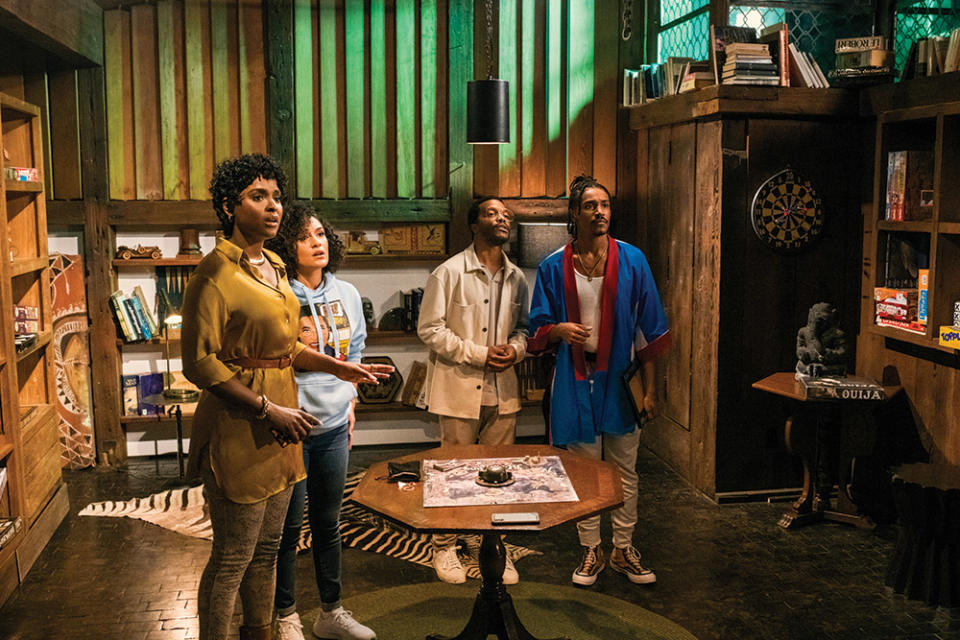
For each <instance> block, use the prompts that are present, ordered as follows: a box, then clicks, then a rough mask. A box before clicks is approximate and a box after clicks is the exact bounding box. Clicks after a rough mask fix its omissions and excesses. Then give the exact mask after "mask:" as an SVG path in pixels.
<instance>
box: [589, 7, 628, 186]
mask: <svg viewBox="0 0 960 640" xmlns="http://www.w3.org/2000/svg"><path fill="white" fill-rule="evenodd" d="M621 26H622V20H621V18H620V3H619V2H618V0H597V2H596V9H595V21H594V63H595V66H594V74H593V83H594V88H593V177H594V178H596V179H597V180H599V181H600V183H601V184H603V185H604V186H606V187H607V189H609V190H610V193H611V194H617V193H619V187H618V185H617V105H618V104H619V102H620V99H619V98H620V94H619V93H618V92H617V89H618V86H619V85H618V80H619V77H620V75H621V72H620V67H619V64H618V63H619V46H617V47H615V46H613V45H614V43H619V42H620V28H621Z"/></svg>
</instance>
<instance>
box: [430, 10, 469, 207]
mask: <svg viewBox="0 0 960 640" xmlns="http://www.w3.org/2000/svg"><path fill="white" fill-rule="evenodd" d="M447 24H448V17H447V2H440V3H438V4H437V47H436V54H435V56H434V58H435V63H436V64H435V69H436V71H435V74H436V78H437V80H436V91H435V93H434V95H433V97H432V100H433V103H434V108H435V109H436V133H435V134H434V150H433V156H434V160H433V181H434V185H435V186H434V193H433V197H435V198H447V197H449V195H450V191H449V187H450V181H449V180H448V174H447V162H448V158H449V154H448V150H447V147H448V145H449V144H450V143H449V140H448V139H447V125H448V122H449V117H450V113H449V109H448V106H449V101H448V98H449V92H450V76H449V72H450V67H449V65H448V64H447V51H448V48H449V42H448V38H449V35H448V33H447ZM456 90H457V91H466V85H464V86H463V87H462V88H461V87H456Z"/></svg>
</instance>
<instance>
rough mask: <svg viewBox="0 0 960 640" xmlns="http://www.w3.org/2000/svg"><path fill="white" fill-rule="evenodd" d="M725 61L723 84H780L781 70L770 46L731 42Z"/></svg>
mask: <svg viewBox="0 0 960 640" xmlns="http://www.w3.org/2000/svg"><path fill="white" fill-rule="evenodd" d="M726 53H727V59H726V60H725V61H724V63H723V76H722V78H723V84H750V85H773V86H775V85H779V84H780V70H779V68H778V67H777V65H776V63H774V62H773V59H772V58H771V57H770V47H769V46H768V45H766V44H761V43H757V42H731V43H730V44H728V45H727V48H726Z"/></svg>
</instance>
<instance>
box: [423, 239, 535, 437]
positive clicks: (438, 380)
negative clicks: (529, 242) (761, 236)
mask: <svg viewBox="0 0 960 640" xmlns="http://www.w3.org/2000/svg"><path fill="white" fill-rule="evenodd" d="M489 287H490V281H489V278H488V276H487V273H486V271H484V269H483V266H482V265H481V264H480V260H479V259H478V258H477V254H476V252H475V251H474V248H473V244H471V245H470V246H469V247H467V248H466V249H464V250H463V251H461V252H460V253H458V254H457V255H455V256H453V257H452V258H450V259H449V260H447V261H446V262H444V263H443V264H441V265H440V266H439V267H437V268H436V269H435V270H434V271H433V273H431V274H430V277H429V278H428V279H427V286H426V287H425V288H424V291H423V300H422V301H421V303H420V321H419V323H418V326H417V333H418V334H419V335H420V339H421V340H423V342H424V344H426V345H427V346H428V347H429V348H430V358H429V361H428V362H427V379H426V382H425V383H424V384H425V385H426V400H427V409H428V410H429V411H430V413H435V414H438V415H443V416H452V417H455V418H472V419H476V418H479V417H480V399H481V396H482V394H483V367H484V364H485V363H486V361H487V334H486V332H485V329H486V328H487V326H486V325H487V322H488V319H489V317H490V310H489V307H488V306H487V305H488V304H490V301H489V300H487V294H488V292H489ZM529 304H530V303H529V297H528V295H527V280H526V278H525V277H524V275H523V272H522V271H521V270H520V268H519V267H517V266H516V265H514V264H513V263H512V262H510V260H509V259H508V258H507V256H506V255H504V256H503V290H502V293H501V299H500V317H499V323H498V325H497V334H496V335H498V336H508V337H507V339H506V341H505V342H506V343H508V344H510V345H512V346H513V348H514V349H516V350H517V362H520V361H521V360H523V358H524V357H525V356H526V353H527V320H528V316H529ZM498 342H499V343H500V344H503V343H504V340H503V339H500V340H498ZM497 396H498V400H499V407H500V413H515V412H517V411H520V393H519V385H518V382H517V373H516V371H515V370H514V369H513V368H512V367H511V368H510V369H508V370H507V371H504V372H502V373H500V374H498V375H497Z"/></svg>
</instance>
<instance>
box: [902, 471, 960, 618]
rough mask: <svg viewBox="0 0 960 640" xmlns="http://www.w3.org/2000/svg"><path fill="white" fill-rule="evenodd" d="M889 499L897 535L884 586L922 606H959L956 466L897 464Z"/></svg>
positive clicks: (959, 481) (959, 501)
mask: <svg viewBox="0 0 960 640" xmlns="http://www.w3.org/2000/svg"><path fill="white" fill-rule="evenodd" d="M893 497H894V502H895V504H896V506H897V515H898V517H899V521H898V528H899V533H898V535H897V546H896V548H895V550H894V553H893V558H892V559H891V561H890V567H889V569H888V570H887V578H886V584H887V586H888V587H892V588H893V590H894V591H896V592H897V593H902V594H903V595H905V596H906V597H908V598H910V599H913V600H922V601H924V602H926V603H927V604H928V605H932V606H942V607H957V606H960V467H957V466H951V465H946V464H925V463H915V464H907V465H903V466H902V467H900V468H899V469H898V470H897V471H896V473H895V474H894V476H893Z"/></svg>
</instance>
